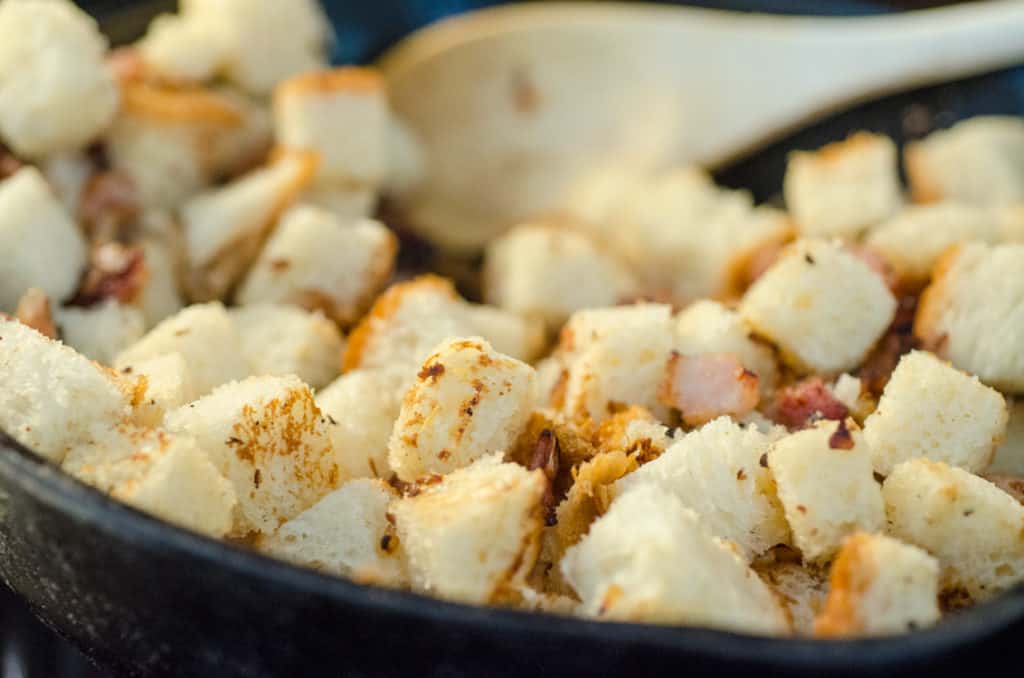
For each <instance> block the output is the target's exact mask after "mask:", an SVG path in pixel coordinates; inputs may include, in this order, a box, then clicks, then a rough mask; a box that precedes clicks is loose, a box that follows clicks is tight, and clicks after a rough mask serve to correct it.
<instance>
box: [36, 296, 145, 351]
mask: <svg viewBox="0 0 1024 678" xmlns="http://www.w3.org/2000/svg"><path fill="white" fill-rule="evenodd" d="M54 315H55V318H54V320H56V322H57V325H58V326H59V327H60V333H61V338H62V339H63V340H64V343H65V344H67V345H68V346H70V347H71V348H73V349H75V350H76V351H78V352H79V353H81V354H82V355H84V356H85V357H86V358H89V359H90V360H95V361H96V362H98V363H101V364H103V365H112V364H113V362H114V358H115V357H116V356H117V355H118V354H119V353H121V351H123V350H124V349H126V348H128V347H129V346H131V345H132V344H134V343H135V342H137V341H138V340H139V339H141V338H142V335H143V334H145V332H146V320H145V318H144V317H143V315H142V311H140V310H139V309H137V308H134V307H132V306H124V305H122V304H119V303H118V302H117V301H116V300H114V299H108V300H107V301H104V302H101V303H99V304H97V305H96V306H91V307H89V308H81V307H76V306H69V307H67V308H59V309H55V313H54Z"/></svg>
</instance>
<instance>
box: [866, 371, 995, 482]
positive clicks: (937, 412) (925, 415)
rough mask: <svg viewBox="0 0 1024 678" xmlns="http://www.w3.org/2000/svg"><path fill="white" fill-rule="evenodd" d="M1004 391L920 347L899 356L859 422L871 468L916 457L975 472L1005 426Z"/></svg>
mask: <svg viewBox="0 0 1024 678" xmlns="http://www.w3.org/2000/svg"><path fill="white" fill-rule="evenodd" d="M1006 422H1007V410H1006V402H1005V401H1004V400H1003V396H1002V395H1000V394H999V392H998V391H996V390H995V389H992V388H989V387H988V386H985V385H984V384H982V383H981V382H980V381H978V378H977V377H972V376H970V375H967V374H964V373H963V372H961V371H959V370H957V369H956V368H954V367H952V366H950V365H949V364H947V363H944V362H943V361H941V360H939V359H938V358H936V357H935V356H934V355H932V354H931V353H928V352H925V351H912V352H910V353H908V354H906V355H904V356H903V358H901V359H900V362H899V364H898V365H897V366H896V369H895V370H893V373H892V377H891V378H890V379H889V383H888V384H887V385H886V387H885V391H884V392H883V393H882V398H881V400H879V402H878V408H877V409H876V410H875V411H874V413H873V414H872V415H871V416H870V417H868V418H867V420H866V421H865V422H864V439H865V441H867V443H868V446H869V447H870V448H871V454H872V457H873V459H874V466H875V470H876V471H877V472H878V473H880V474H882V475H889V473H891V472H892V470H893V468H895V467H896V465H897V464H900V463H902V462H904V461H910V460H911V459H916V458H918V457H925V458H928V459H931V460H932V461H941V462H944V463H946V464H949V465H950V466H958V467H960V468H963V469H966V470H968V471H971V472H972V473H979V472H981V471H983V470H985V469H986V468H987V467H988V465H989V463H990V462H991V461H992V457H993V454H994V453H995V449H996V446H997V445H999V443H1000V441H1001V440H1002V439H1003V434H1004V432H1005V431H1006Z"/></svg>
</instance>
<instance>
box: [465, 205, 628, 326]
mask: <svg viewBox="0 0 1024 678" xmlns="http://www.w3.org/2000/svg"><path fill="white" fill-rule="evenodd" d="M483 280H484V298H485V299H486V301H487V303H489V304H494V305H495V306H499V307H501V308H504V309H508V310H510V311H514V312H516V313H519V314H521V315H525V316H529V317H534V318H539V319H541V320H543V321H544V322H545V323H546V324H547V325H548V327H549V328H551V329H558V328H559V327H561V325H562V324H563V323H564V322H565V321H566V320H567V319H568V318H569V316H570V315H572V314H573V313H575V312H576V311H581V310H583V309H587V308H601V307H604V306H614V305H615V304H616V303H618V302H619V301H620V300H622V299H624V298H626V297H627V296H629V295H630V294H631V293H632V291H633V288H634V282H633V280H632V275H631V274H630V273H629V271H628V270H626V269H625V268H624V267H623V265H622V264H621V263H620V262H619V261H617V260H616V259H615V258H614V257H613V256H612V255H611V254H610V253H608V252H605V251H603V250H602V249H601V248H599V247H598V246H597V245H596V244H595V243H594V242H592V241H591V239H590V238H588V237H587V236H586V235H585V234H583V233H579V232H576V231H571V230H568V229H566V228H562V227H559V226H558V225H557V224H551V223H549V224H545V223H526V224H522V225H520V226H516V227H515V228H513V229H512V230H510V231H508V232H507V233H505V234H504V235H503V236H501V237H500V238H498V239H496V240H493V241H491V242H490V243H489V244H488V246H487V250H486V252H485V255H484V272H483Z"/></svg>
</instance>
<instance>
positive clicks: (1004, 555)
mask: <svg viewBox="0 0 1024 678" xmlns="http://www.w3.org/2000/svg"><path fill="white" fill-rule="evenodd" d="M882 494H883V496H884V497H885V512H886V516H887V518H888V522H889V529H888V531H889V533H890V534H891V535H893V536H894V537H896V538H897V539H900V540H902V541H905V542H907V543H909V544H914V545H916V546H919V547H921V548H923V549H924V550H926V551H928V552H929V553H931V554H932V555H933V556H935V557H936V558H938V560H939V564H940V565H941V566H942V587H943V588H944V589H946V590H962V591H964V592H966V593H967V594H968V595H969V596H971V597H972V598H973V599H974V600H975V601H976V602H981V601H982V600H985V599H988V598H991V597H992V596H995V595H996V594H998V593H1000V592H1002V591H1006V590H1008V589H1010V588H1013V586H1014V585H1016V584H1018V583H1019V582H1021V581H1024V505H1021V504H1020V503H1018V502H1017V500H1016V499H1014V498H1013V497H1011V496H1010V495H1009V494H1007V493H1006V492H1004V491H1002V490H1000V489H999V488H998V487H996V486H995V485H993V484H992V483H990V482H989V481H987V480H984V479H983V478H979V477H978V476H975V475H972V474H970V473H968V472H967V471H964V470H963V469H959V468H953V467H950V466H947V465H945V464H943V463H941V462H934V461H930V460H928V459H914V460H912V461H907V462H904V463H902V464H900V465H899V466H897V467H896V468H895V470H893V472H892V473H891V474H890V475H889V477H888V478H886V480H885V485H884V486H883V487H882Z"/></svg>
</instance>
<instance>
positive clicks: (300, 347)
mask: <svg viewBox="0 0 1024 678" xmlns="http://www.w3.org/2000/svg"><path fill="white" fill-rule="evenodd" d="M229 313H230V314H231V319H232V320H234V322H235V327H236V328H237V329H238V334H239V336H240V337H241V339H242V354H243V355H244V356H245V359H246V360H247V361H248V362H249V367H250V370H249V371H250V373H251V374H254V375H264V374H269V375H273V376H285V375H287V374H294V375H297V376H298V377H299V379H301V380H302V381H304V382H306V383H307V384H309V385H310V386H312V387H313V388H314V389H316V388H320V387H322V386H326V385H327V384H329V383H331V381H333V380H334V378H335V377H337V376H338V373H339V371H340V365H341V352H342V350H344V347H345V341H344V339H343V338H342V336H341V332H340V331H338V326H337V325H335V324H334V323H333V322H332V321H330V320H328V319H327V318H325V317H324V315H323V314H322V313H320V312H314V313H311V312H309V311H303V310H302V309H300V308H295V307H293V306H280V305H277V304H254V305H252V306H242V307H240V308H233V309H231V311H230V312H229Z"/></svg>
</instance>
